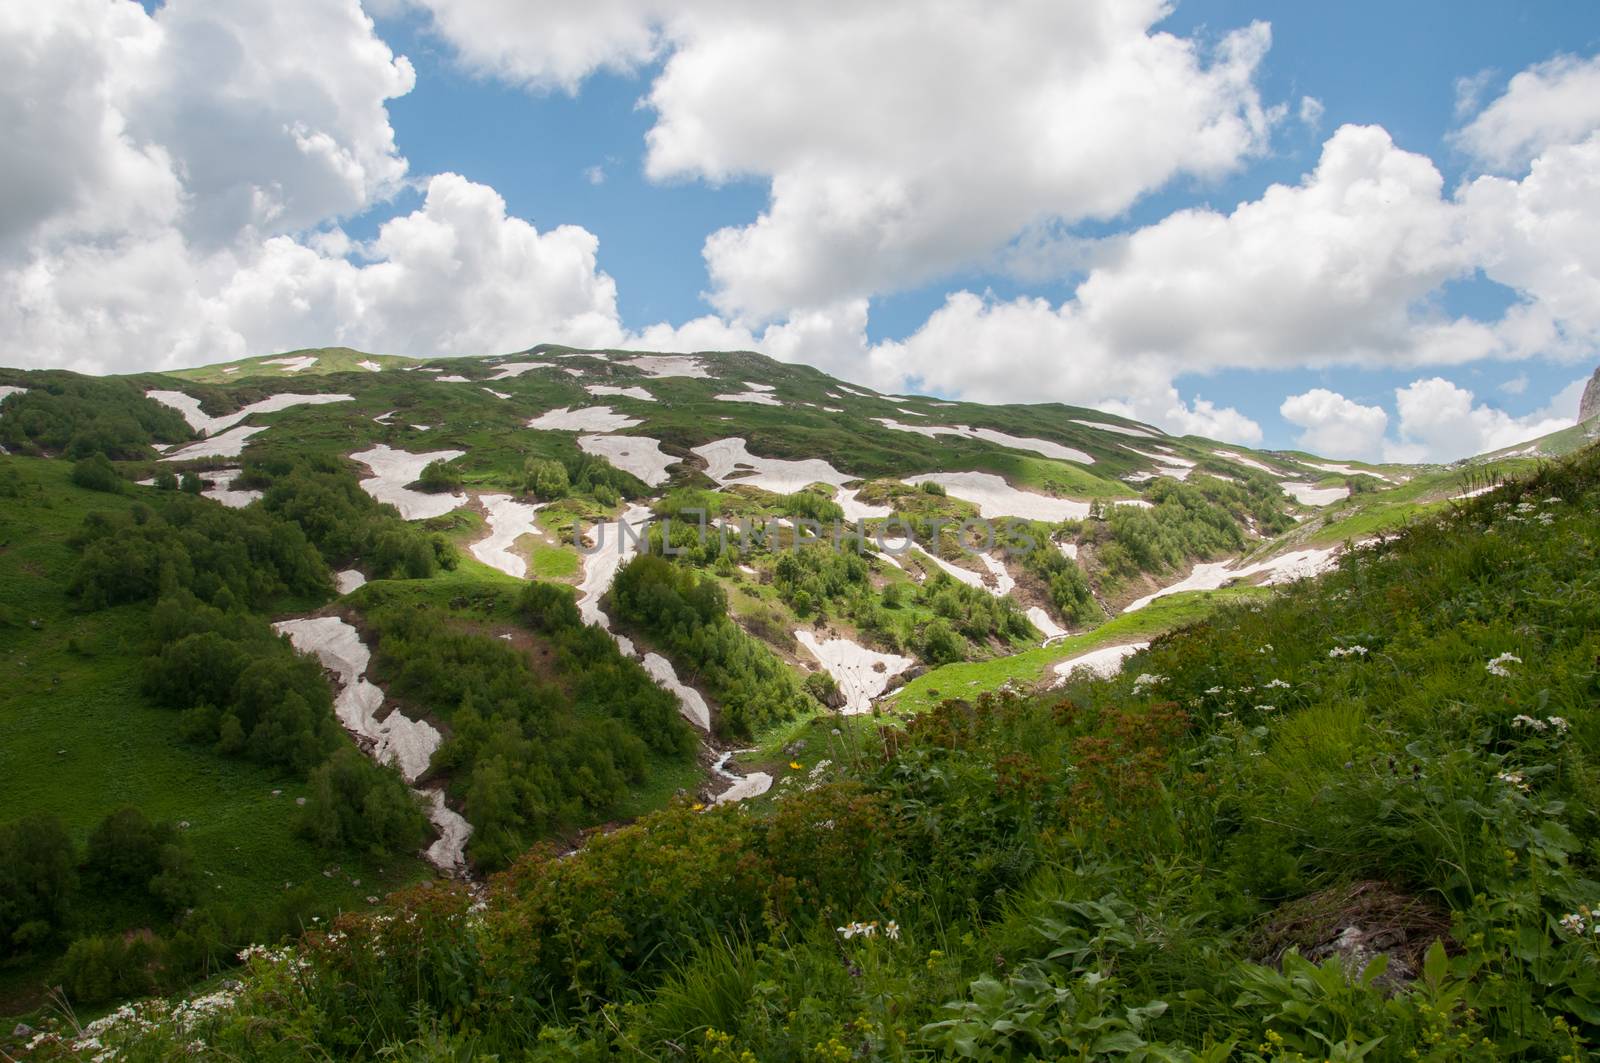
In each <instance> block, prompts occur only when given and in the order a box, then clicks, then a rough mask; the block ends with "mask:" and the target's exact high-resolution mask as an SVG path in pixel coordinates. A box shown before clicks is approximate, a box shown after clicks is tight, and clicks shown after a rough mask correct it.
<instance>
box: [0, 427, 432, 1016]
mask: <svg viewBox="0 0 1600 1063" xmlns="http://www.w3.org/2000/svg"><path fill="white" fill-rule="evenodd" d="M0 462H4V463H5V464H6V465H7V466H8V467H10V468H13V469H17V470H18V471H19V472H20V473H21V475H22V478H23V482H24V484H25V487H24V490H25V492H26V494H25V497H24V499H22V500H15V499H7V500H5V502H4V504H3V505H0V543H3V548H0V631H3V633H4V640H3V646H4V649H3V651H0V667H3V668H4V669H5V672H6V675H7V677H8V682H7V683H6V684H5V686H4V688H3V689H0V736H3V738H0V809H4V810H5V816H6V817H7V818H10V817H12V816H15V815H19V814H21V813H22V812H24V811H27V812H43V813H49V814H52V815H55V816H58V817H60V819H61V820H62V822H63V823H65V824H66V826H67V827H68V829H69V830H70V831H71V833H72V834H73V835H74V837H75V839H76V840H77V842H78V843H79V844H80V845H81V844H82V843H83V842H84V841H85V839H86V838H87V836H88V832H89V831H90V829H91V828H92V827H93V826H94V825H95V824H96V823H97V822H98V821H99V820H100V819H101V818H102V817H103V816H105V815H106V814H107V813H108V812H111V811H113V810H114V809H116V808H119V807H121V806H123V805H134V806H137V807H138V808H140V809H142V810H143V811H144V812H145V814H146V815H147V816H149V817H150V818H151V819H153V820H171V821H174V822H177V821H188V823H189V824H190V826H189V827H188V829H187V830H186V831H185V832H184V834H185V838H186V839H187V841H188V843H189V845H190V847H191V849H192V851H193V854H194V857H195V862H196V865H197V867H198V868H199V869H200V871H201V874H202V876H203V877H204V879H205V884H206V885H205V888H206V890H207V891H208V892H210V893H214V894H216V896H217V897H219V898H228V899H230V900H232V901H236V902H238V904H239V905H240V906H246V905H259V906H264V905H268V904H271V903H274V901H275V899H276V898H278V897H281V896H282V894H283V892H284V884H285V883H286V882H290V883H293V884H295V885H296V886H302V885H309V886H310V887H311V888H312V890H313V892H314V893H315V895H316V897H317V899H318V901H319V902H320V903H326V904H333V905H339V906H345V907H361V906H365V901H364V898H365V897H366V896H367V895H369V894H377V895H380V896H381V895H383V894H384V893H386V892H387V891H389V890H392V889H395V888H398V887H399V886H401V885H403V884H405V883H408V882H412V881H415V880H417V879H419V878H423V877H427V876H428V875H429V874H430V872H429V871H428V870H427V868H426V866H425V865H424V864H422V862H421V861H420V860H418V859H417V858H416V857H414V856H403V857H397V858H394V859H389V860H385V861H383V862H382V863H381V864H379V863H375V862H374V861H372V860H370V859H366V858H363V857H361V856H360V855H359V854H353V853H344V854H329V853H327V852H325V851H322V850H319V849H317V848H316V847H314V846H313V845H311V844H310V843H309V842H307V841H305V840H303V839H301V838H299V837H297V836H296V835H295V833H294V822H295V813H296V806H295V803H294V802H295V798H296V797H299V796H302V795H303V794H304V793H305V789H304V786H303V784H302V783H301V782H300V781H299V780H297V779H296V778H294V777H293V776H291V775H289V774H287V773H284V772H279V771H275V770H271V769H267V768H264V767H261V766H259V765H256V764H253V763H251V762H249V761H245V760H241V759H237V758H230V757H222V756H220V755H218V754H216V753H213V752H211V751H210V750H208V749H204V748H200V747H197V746H194V745H190V744H187V743H185V742H183V741H182V740H181V739H180V738H179V737H178V734H177V714H176V713H174V712H171V711H169V710H166V709H163V708H159V707H156V706H154V705H151V704H150V703H149V701H148V700H147V699H146V698H145V697H144V695H143V694H142V693H141V691H140V688H139V662H140V658H141V652H142V651H141V647H142V645H143V640H144V638H145V631H144V627H145V618H146V616H147V611H146V609H144V608H143V607H139V606H124V607H119V608H116V609H109V610H104V611H101V612H97V613H92V614H84V613H80V612H78V611H76V610H75V608H74V606H73V602H72V600H71V599H70V598H68V596H67V595H66V593H65V588H66V585H67V582H68V580H69V578H70V576H71V572H72V570H73V567H74V565H75V563H76V558H75V554H74V553H73V551H72V550H71V549H70V548H69V547H68V546H67V544H66V540H67V538H68V536H69V535H71V534H72V533H73V532H74V531H75V530H76V529H77V528H78V527H79V525H80V524H81V523H82V521H83V518H84V516H85V515H86V514H88V513H89V512H91V511H95V510H99V511H116V510H124V509H127V508H129V507H130V506H132V505H133V503H134V500H135V498H136V497H137V494H136V493H135V489H130V492H129V494H127V495H122V496H117V495H107V494H98V493H95V492H90V491H85V490H82V489H80V488H77V487H74V486H73V485H72V484H71V483H70V481H69V478H68V472H69V469H70V467H69V466H68V465H67V464H66V463H62V462H55V461H49V460H43V459H30V458H8V459H0ZM137 493H142V490H139V491H138V492H137ZM21 503H26V507H25V508H24V506H23V505H22V504H21ZM36 623H37V626H35V624H36ZM273 790H281V791H282V794H281V795H280V796H277V797H274V796H273V794H272V791H273ZM334 864H339V865H341V866H342V868H343V872H342V873H341V874H339V875H335V876H334V877H331V878H329V877H324V876H323V874H322V872H323V870H324V869H326V868H328V867H330V866H331V865H334ZM351 879H359V880H361V885H360V886H355V885H352V884H351V882H350V880H351ZM115 915H116V912H115V911H102V910H98V909H95V908H93V907H91V908H89V909H87V910H84V911H80V912H79V913H78V918H79V921H80V922H81V924H82V925H83V926H84V927H89V928H93V927H103V928H106V929H111V928H112V926H111V924H112V922H113V921H114V916H115ZM43 974H44V972H43V970H42V969H40V968H37V967H35V968H28V969H23V970H20V971H17V970H12V971H11V972H10V973H9V974H8V975H7V976H6V977H5V979H4V981H3V982H0V996H3V997H6V998H7V999H0V1011H10V1010H14V1009H16V1008H17V1006H18V1004H19V1003H21V1004H23V1005H24V1006H25V1004H26V1002H27V1001H29V1000H30V999H32V994H33V993H34V992H36V991H37V987H38V984H39V981H40V980H41V978H42V977H43Z"/></svg>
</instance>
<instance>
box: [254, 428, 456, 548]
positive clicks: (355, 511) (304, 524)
mask: <svg viewBox="0 0 1600 1063" xmlns="http://www.w3.org/2000/svg"><path fill="white" fill-rule="evenodd" d="M435 464H437V463H435ZM428 468H430V469H431V468H433V466H432V465H430V466H428ZM426 471H427V470H424V473H426ZM240 481H242V483H241V486H247V487H255V488H260V489H263V490H264V494H263V497H262V499H261V506H262V508H263V509H265V510H266V511H267V512H268V513H271V514H273V515H274V516H277V517H279V518H281V519H283V520H285V521H291V522H293V523H294V524H295V525H297V526H298V527H299V528H300V529H301V530H302V531H304V533H305V534H306V536H307V537H308V538H309V539H310V540H311V542H312V543H313V544H314V545H315V546H316V548H317V550H318V551H319V552H320V553H321V554H322V557H323V560H324V561H326V562H327V563H328V564H329V565H331V566H335V567H342V566H344V565H348V564H351V563H353V562H355V561H357V560H360V561H361V563H362V565H363V566H364V567H365V569H366V572H367V575H368V576H370V577H371V578H373V579H426V578H427V577H429V576H432V575H434V574H435V573H436V572H438V571H439V570H441V569H446V570H448V569H453V568H455V567H456V563H457V560H458V558H457V554H456V550H455V547H454V546H452V545H451V544H450V542H449V540H447V539H446V538H445V537H444V536H443V535H440V534H437V533H434V532H429V531H427V530H425V529H423V528H419V527H417V526H416V525H414V524H410V523H408V522H406V521H404V520H401V519H400V515H399V513H397V512H396V511H395V509H394V507H393V506H389V505H386V504H384V503H381V502H378V501H377V500H376V499H374V498H373V497H372V496H371V495H369V494H367V492H366V491H364V490H362V489H361V484H360V483H359V482H358V481H357V479H356V476H355V474H354V473H353V472H352V471H351V469H350V468H349V466H348V464H347V463H345V462H344V461H343V460H342V459H340V458H337V457H332V456H322V455H317V456H312V457H299V456H293V457H291V456H283V455H279V456H274V457H269V458H267V459H265V460H263V461H260V462H252V463H249V464H246V466H245V469H244V472H243V474H242V476H241V477H240Z"/></svg>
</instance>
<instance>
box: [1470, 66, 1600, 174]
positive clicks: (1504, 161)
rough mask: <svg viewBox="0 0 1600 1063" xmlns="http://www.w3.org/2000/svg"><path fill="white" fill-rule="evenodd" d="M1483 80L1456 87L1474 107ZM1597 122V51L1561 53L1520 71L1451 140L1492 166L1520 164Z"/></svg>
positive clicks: (1599, 105)
mask: <svg viewBox="0 0 1600 1063" xmlns="http://www.w3.org/2000/svg"><path fill="white" fill-rule="evenodd" d="M1482 88H1483V81H1482V79H1481V78H1480V79H1467V80H1466V81H1464V82H1463V83H1462V84H1461V86H1459V91H1461V92H1462V99H1463V102H1464V106H1465V107H1466V108H1468V109H1470V108H1472V107H1474V106H1475V104H1476V102H1477V93H1478V92H1481V90H1482ZM1597 127H1600V56H1591V57H1589V58H1587V59H1585V58H1581V57H1579V56H1573V55H1561V56H1557V57H1556V58H1554V59H1551V60H1548V61H1547V62H1543V63H1539V64H1536V65H1534V66H1531V67H1529V68H1528V69H1527V70H1524V71H1522V72H1521V73H1519V74H1517V75H1516V76H1515V77H1513V78H1512V79H1511V82H1510V84H1509V85H1507V86H1506V91H1505V93H1504V94H1503V95H1501V96H1500V97H1499V98H1498V99H1496V100H1494V102H1492V103H1490V104H1489V106H1488V107H1485V108H1484V109H1483V110H1482V111H1481V112H1480V113H1479V114H1478V115H1477V116H1476V117H1475V118H1473V120H1472V121H1471V122H1469V123H1468V124H1467V125H1466V126H1465V127H1464V128H1462V129H1461V130H1459V131H1458V132H1457V133H1456V134H1455V136H1454V140H1455V143H1456V144H1457V145H1458V146H1459V147H1461V148H1463V149H1464V150H1466V151H1467V152H1469V153H1470V154H1471V155H1473V156H1474V157H1475V158H1476V159H1477V160H1478V161H1479V162H1481V163H1483V164H1484V165H1485V166H1488V167H1489V168H1491V169H1495V170H1514V169H1519V168H1521V167H1522V166H1525V165H1526V164H1527V163H1529V162H1530V161H1532V160H1533V159H1534V158H1536V157H1537V156H1538V155H1539V154H1540V153H1541V152H1543V151H1544V150H1545V149H1546V148H1549V147H1553V146H1555V145H1559V144H1570V143H1573V142H1575V141H1578V140H1581V139H1583V138H1584V137H1585V136H1586V135H1587V134H1588V133H1589V132H1590V131H1592V130H1594V129H1595V128H1597Z"/></svg>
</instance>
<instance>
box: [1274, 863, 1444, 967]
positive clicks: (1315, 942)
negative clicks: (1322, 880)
mask: <svg viewBox="0 0 1600 1063" xmlns="http://www.w3.org/2000/svg"><path fill="white" fill-rule="evenodd" d="M1449 934H1450V919H1449V916H1448V915H1446V914H1445V913H1444V912H1443V911H1442V910H1441V909H1440V908H1439V907H1438V906H1437V905H1435V904H1434V903H1432V902H1430V901H1428V900H1425V899H1423V898H1421V897H1418V896H1415V895H1413V894H1408V893H1403V892H1401V891H1400V890H1397V889H1395V888H1394V887H1393V886H1390V885H1389V884H1387V883H1384V882H1375V881H1370V880H1366V881H1360V882H1352V883H1349V884H1347V885H1343V886H1335V887H1333V888H1331V889H1325V890H1320V891H1318V892H1316V893H1313V894H1311V895H1309V896H1306V897H1302V898H1300V899H1299V900H1297V901H1290V902H1289V903H1288V904H1285V905H1283V906H1282V907H1280V908H1279V909H1278V910H1277V911H1275V912H1274V913H1273V914H1272V916H1271V917H1270V918H1268V919H1267V921H1266V923H1265V924H1263V925H1262V927H1261V930H1260V931H1259V932H1258V934H1257V936H1256V939H1255V942H1254V947H1253V948H1252V949H1251V952H1252V954H1253V955H1255V956H1256V957H1257V958H1258V959H1259V960H1260V961H1261V962H1263V963H1266V964H1270V965H1271V966H1273V967H1280V966H1282V964H1283V957H1284V954H1285V953H1287V952H1288V951H1289V950H1290V949H1291V948H1292V949H1297V950H1298V951H1299V953H1300V955H1301V956H1304V957H1305V958H1306V959H1308V960H1310V961H1311V962H1312V963H1321V962H1322V961H1324V960H1326V959H1327V958H1328V957H1330V956H1337V957H1339V958H1340V960H1341V961H1342V962H1343V964H1344V967H1345V971H1346V973H1347V974H1349V975H1350V976H1351V977H1355V976H1357V975H1359V974H1360V973H1361V972H1362V971H1363V970H1364V969H1365V968H1366V966H1367V964H1369V963H1371V962H1372V960H1373V959H1375V958H1376V957H1377V956H1379V955H1380V954H1381V955H1386V956H1388V957H1389V966H1388V969H1387V970H1385V971H1384V972H1383V974H1382V975H1380V976H1379V977H1378V980H1377V984H1378V985H1380V986H1382V987H1383V988H1384V989H1385V990H1386V991H1388V992H1394V991H1396V990H1398V989H1400V988H1402V987H1403V986H1404V985H1405V984H1406V983H1407V982H1410V981H1412V980H1413V979H1415V978H1416V977H1417V974H1418V972H1420V971H1421V970H1422V959H1423V956H1424V955H1425V954H1426V953H1427V951H1428V947H1429V946H1430V945H1432V944H1433V943H1434V941H1435V940H1438V939H1440V938H1443V939H1445V941H1446V943H1447V944H1448V941H1449Z"/></svg>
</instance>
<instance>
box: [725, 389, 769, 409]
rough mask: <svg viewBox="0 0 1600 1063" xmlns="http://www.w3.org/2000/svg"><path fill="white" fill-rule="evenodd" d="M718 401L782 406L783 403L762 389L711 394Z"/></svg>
mask: <svg viewBox="0 0 1600 1063" xmlns="http://www.w3.org/2000/svg"><path fill="white" fill-rule="evenodd" d="M712 398H714V399H716V400H717V401H718V402H753V403H755V404H756V405H758V406H782V405H783V403H781V402H779V401H778V400H777V399H775V398H773V397H772V396H771V395H768V394H767V393H766V392H764V391H741V392H738V393H736V394H732V395H713V396H712Z"/></svg>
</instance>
